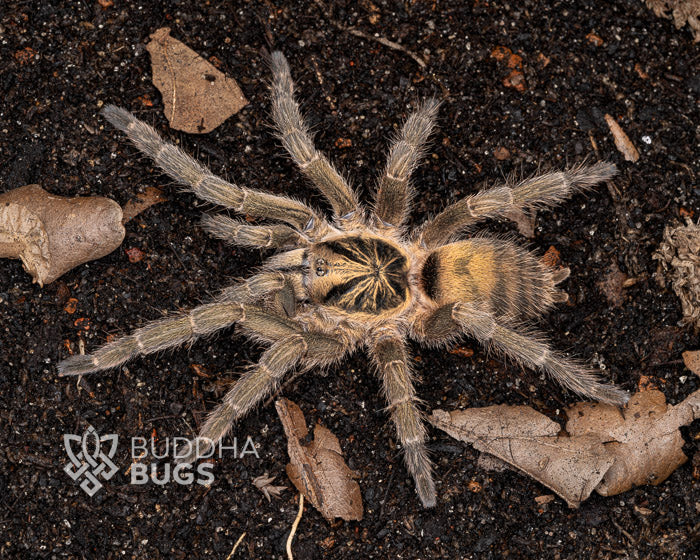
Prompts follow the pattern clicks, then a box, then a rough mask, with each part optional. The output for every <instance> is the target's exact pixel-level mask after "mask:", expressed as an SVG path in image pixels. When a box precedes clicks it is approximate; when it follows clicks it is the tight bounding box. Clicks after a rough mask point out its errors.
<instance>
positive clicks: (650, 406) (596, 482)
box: [429, 390, 700, 507]
mask: <svg viewBox="0 0 700 560" xmlns="http://www.w3.org/2000/svg"><path fill="white" fill-rule="evenodd" d="M567 415H568V417H569V421H568V422H567V424H566V434H564V433H560V426H559V424H557V423H556V422H553V421H552V420H550V419H549V418H547V417H546V416H544V415H542V414H540V413H539V412H536V411H535V410H533V409H531V408H529V407H523V406H506V405H500V406H492V407H486V408H484V409H467V410H460V411H455V412H450V413H448V412H445V411H442V410H435V411H433V414H432V416H431V417H430V418H429V420H430V422H431V423H432V424H433V425H435V426H436V427H438V428H440V429H441V430H444V431H445V432H447V433H448V434H450V435H451V436H452V437H454V438H456V439H459V440H461V441H466V442H468V443H472V444H473V445H474V447H475V448H476V449H478V450H480V451H484V452H487V453H489V454H491V455H495V456H496V457H498V458H499V459H501V460H502V461H504V462H506V463H508V464H509V465H511V466H513V467H515V468H517V469H519V470H521V471H523V472H525V473H526V474H529V475H530V476H532V477H533V478H535V479H536V480H538V481H540V482H541V483H542V484H544V485H545V486H547V487H549V488H551V489H552V490H553V491H554V492H556V493H557V494H558V495H559V496H561V497H562V498H564V499H565V500H566V501H567V503H568V504H569V505H570V506H571V507H577V506H578V505H579V504H580V503H581V502H582V501H584V500H585V499H586V498H588V496H589V495H590V493H591V492H592V491H593V490H595V491H596V492H598V493H599V494H601V495H604V496H611V495H614V494H619V493H621V492H624V491H626V490H629V489H630V488H632V487H634V486H638V485H642V484H654V485H656V484H660V483H661V482H663V481H664V480H665V479H666V478H667V477H668V476H669V475H670V474H671V473H672V472H673V471H674V470H675V469H676V468H677V467H678V466H680V465H682V464H683V463H684V462H685V461H687V457H686V456H685V455H684V454H683V451H682V448H683V443H684V442H683V438H682V437H681V434H680V432H679V430H678V428H679V427H680V426H685V425H687V424H690V422H692V421H693V420H694V419H697V418H700V391H696V392H695V393H693V394H691V395H690V396H689V397H688V398H687V399H685V400H684V401H683V402H681V403H680V404H678V405H676V406H668V405H667V404H666V400H665V397H664V395H663V393H661V392H660V391H656V390H646V391H642V392H640V393H636V394H635V395H633V396H632V398H631V399H630V401H629V403H628V404H627V406H626V407H625V408H624V409H619V408H617V407H615V406H612V405H607V404H600V403H578V404H576V405H574V406H572V407H571V408H570V409H569V410H568V411H567ZM567 434H568V435H567Z"/></svg>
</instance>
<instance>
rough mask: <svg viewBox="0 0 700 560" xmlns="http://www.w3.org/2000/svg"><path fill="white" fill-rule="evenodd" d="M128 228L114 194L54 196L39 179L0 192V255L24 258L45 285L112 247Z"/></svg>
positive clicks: (114, 246)
mask: <svg viewBox="0 0 700 560" xmlns="http://www.w3.org/2000/svg"><path fill="white" fill-rule="evenodd" d="M124 234H125V232H124V227H123V226H122V210H121V208H120V207H119V204H117V203H116V202H114V201H113V200H110V199H108V198H103V197H98V196H94V197H79V198H65V197H62V196H53V195H50V194H49V193H47V192H46V191H45V190H44V189H42V188H41V187H40V186H39V185H26V186H24V187H20V188H18V189H14V190H12V191H9V192H6V193H3V194H1V195H0V257H4V258H12V259H21V260H22V266H23V267H24V269H25V270H26V271H27V272H28V273H29V274H31V276H32V278H33V280H34V282H38V284H39V285H40V286H43V285H44V284H48V283H50V282H53V281H54V280H55V279H56V278H58V277H59V276H61V275H62V274H64V273H66V272H68V271H69V270H70V269H72V268H75V267H76V266H78V265H81V264H83V263H86V262H88V261H91V260H94V259H99V258H100V257H103V256H105V255H107V254H109V253H111V252H112V251H114V250H115V249H116V248H117V247H119V245H120V244H121V242H122V240H123V239H124Z"/></svg>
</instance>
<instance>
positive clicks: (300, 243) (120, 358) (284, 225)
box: [58, 52, 627, 507]
mask: <svg viewBox="0 0 700 560" xmlns="http://www.w3.org/2000/svg"><path fill="white" fill-rule="evenodd" d="M271 68H272V86H271V89H272V117H273V120H274V123H275V125H276V128H277V131H278V134H279V138H280V139H281V142H282V144H283V145H284V147H285V148H286V150H287V151H288V152H289V154H290V155H291V157H292V159H293V160H294V162H295V163H296V164H297V165H298V166H299V168H300V169H301V172H302V173H303V174H304V175H306V176H307V177H308V178H309V179H310V180H311V182H312V183H313V184H314V185H315V186H316V187H317V188H318V189H319V190H320V191H321V193H322V194H323V195H325V197H326V198H327V199H328V202H329V203H330V205H331V206H332V209H333V217H332V219H331V220H328V219H326V218H325V217H324V216H322V215H321V214H320V213H319V212H318V211H316V210H314V209H312V208H311V207H309V206H307V205H306V204H303V203H301V202H298V201H296V200H294V199H292V198H288V197H286V196H276V195H272V194H268V193H265V192H261V191H257V190H251V189H247V188H245V187H239V186H237V185H235V184H232V183H228V182H226V181H224V180H223V179H220V178H219V177H216V176H215V175H213V174H212V173H211V172H210V171H209V170H208V169H206V168H205V167H203V166H202V165H200V164H199V163H198V162H197V161H195V160H194V159H193V158H191V157H190V156H188V155H187V154H185V153H184V152H182V151H181V150H180V149H178V148H177V147H175V146H174V145H172V144H169V143H167V142H165V141H163V140H162V139H161V137H160V136H159V135H158V133H157V132H156V131H155V130H154V129H153V128H151V127H150V126H148V125H147V124H145V123H143V122H141V121H140V120H138V119H137V118H136V117H134V116H133V115H132V114H131V113H129V112H128V111H125V110H124V109H120V108H118V107H115V106H113V105H110V106H107V107H105V108H104V110H103V111H102V113H103V115H104V116H105V118H106V119H107V120H108V121H109V122H110V123H112V125H114V126H115V127H116V128H118V129H119V130H121V131H123V132H124V133H125V134H126V135H127V136H128V137H129V138H130V139H131V141H132V142H133V143H134V144H135V145H136V147H137V148H138V149H139V150H140V151H141V152H143V153H145V154H147V155H148V156H149V157H151V158H152V159H153V161H154V162H155V163H156V164H157V165H158V166H159V167H160V168H161V169H162V170H163V171H164V172H165V173H166V174H168V175H169V176H170V177H172V178H173V179H175V180H176V181H178V182H179V183H181V184H183V185H185V186H186V187H187V188H188V189H190V190H191V191H192V192H193V193H194V194H195V195H197V196H198V197H199V198H202V199H204V200H206V201H208V202H211V203H214V204H217V205H220V206H223V207H225V208H229V209H231V210H232V211H234V212H236V213H238V214H247V215H250V216H253V217H255V218H259V219H261V220H267V221H269V222H271V223H269V224H265V225H250V224H248V223H246V222H244V221H238V220H234V219H231V218H229V217H227V216H224V215H221V214H218V215H205V216H204V218H203V226H204V228H205V229H207V230H208V231H209V232H210V233H211V234H213V235H214V236H216V237H218V238H220V239H223V240H225V241H226V242H228V243H231V244H233V245H237V246H243V247H250V248H263V249H275V250H276V251H277V252H276V253H275V254H274V255H273V256H271V257H270V258H268V259H267V260H266V261H265V263H264V264H263V266H262V269H261V271H260V272H259V273H258V274H255V275H253V276H251V277H250V278H248V279H247V280H245V281H242V282H239V283H236V284H234V285H232V286H230V287H228V288H226V289H224V290H223V291H222V292H221V293H220V294H219V295H218V296H217V297H216V298H215V299H214V300H213V301H212V302H211V303H207V304H205V305H201V306H198V307H195V308H194V309H192V310H191V311H189V312H186V313H182V314H178V315H175V316H172V317H169V318H166V319H163V320H160V321H155V322H152V323H149V324H147V325H146V326H144V327H141V328H139V329H137V330H135V331H134V332H133V333H132V334H130V335H128V336H125V337H123V338H119V339H117V340H114V341H113V342H110V343H108V344H105V345H104V346H102V347H100V348H98V349H97V350H95V351H94V352H93V353H92V354H89V355H75V356H71V357H69V358H68V359H66V360H64V361H62V362H61V363H60V364H59V365H58V368H59V370H60V373H61V375H78V374H84V373H90V372H94V371H99V370H104V369H108V368H112V367H115V366H118V365H120V364H122V363H123V362H125V361H126V360H128V359H130V358H133V357H134V356H137V355H145V354H151V353H153V352H158V351H159V350H163V349H165V348H169V347H173V346H177V345H180V344H183V343H185V342H191V341H193V340H195V339H196V338H198V337H201V336H205V335H208V334H211V333H213V332H215V331H218V330H219V329H223V328H226V327H229V326H231V325H233V324H238V326H239V327H240V328H241V329H242V330H243V331H244V333H245V334H247V335H248V336H249V337H250V338H251V339H253V340H255V341H258V342H261V343H263V344H264V345H267V346H268V347H267V349H266V350H265V351H264V352H263V354H262V356H261V358H260V361H259V362H258V363H257V364H256V365H255V366H253V367H251V369H249V370H248V371H246V372H245V373H243V374H242V375H241V376H240V378H239V379H238V380H237V381H236V382H235V383H234V384H233V385H232V387H231V388H230V390H229V391H228V393H227V394H226V396H225V397H224V400H223V402H222V403H221V404H220V405H219V406H218V407H217V408H216V409H215V410H214V411H213V412H212V413H211V414H210V415H209V416H208V418H207V420H206V422H205V424H204V426H203V428H202V429H201V433H200V437H201V438H202V440H203V441H206V442H212V443H214V442H217V441H219V440H220V439H221V438H222V437H224V435H225V434H226V433H227V432H228V431H229V429H230V428H231V426H232V424H233V422H234V421H236V420H238V419H240V418H241V417H243V416H244V415H245V414H246V413H247V412H248V411H249V410H250V409H251V408H252V407H253V406H254V405H255V404H257V403H258V402H259V401H260V400H261V399H262V398H263V397H265V396H266V395H268V394H269V393H270V392H272V391H274V390H275V388H276V387H277V386H278V384H279V383H280V380H281V379H282V378H283V376H284V375H285V374H286V373H287V372H288V371H289V370H291V369H293V368H297V367H299V368H302V369H303V370H309V369H311V368H314V367H323V366H328V365H330V364H333V363H334V362H338V361H339V360H340V359H341V358H342V357H343V356H345V355H346V354H348V353H349V352H352V351H354V350H355V349H356V348H358V347H359V346H364V347H365V348H366V349H367V351H368V353H369V355H370V356H371V358H372V361H373V362H374V366H375V367H376V369H377V372H378V374H379V376H380V378H381V380H382V382H383V387H384V393H385V395H386V399H387V401H388V403H389V410H390V413H391V419H392V420H393V422H394V424H395V427H396V432H397V436H398V439H399V441H400V442H401V445H402V447H403V453H404V458H405V462H406V466H407V468H408V471H409V472H410V474H411V475H412V476H413V479H414V480H415V484H416V489H417V492H418V495H419V497H420V500H421V501H422V503H423V505H424V506H426V507H431V506H434V505H435V484H434V482H433V477H432V464H431V461H430V459H429V458H428V453H427V450H426V438H427V434H426V430H425V428H424V425H423V420H422V416H423V414H422V412H421V409H420V407H419V400H418V398H417V397H416V391H415V389H414V386H413V378H412V377H413V376H412V373H411V360H410V358H409V351H408V347H407V342H406V340H407V339H408V338H411V339H413V340H416V341H418V342H420V343H424V344H428V345H430V346H440V345H445V344H447V343H450V342H452V341H453V340H455V339H457V338H458V337H459V336H461V335H463V334H467V335H471V336H472V337H474V338H476V339H477V340H479V341H480V342H481V343H483V344H485V345H487V346H488V347H490V348H492V349H494V350H496V351H497V352H499V353H500V354H501V355H503V356H506V357H509V358H511V359H514V360H515V361H516V362H519V363H521V364H523V365H526V366H528V367H531V368H539V369H541V370H543V371H545V372H547V373H548V374H549V375H551V376H552V377H554V378H555V379H556V380H557V381H558V382H559V383H561V384H562V385H563V386H565V387H567V388H569V389H571V390H573V391H575V392H577V393H579V394H581V395H585V396H588V397H591V398H593V399H597V400H599V401H602V402H608V403H614V404H623V403H625V402H626V400H627V394H626V393H625V392H624V391H622V390H621V389H619V388H617V387H616V386H614V385H608V384H604V383H601V382H600V381H599V380H598V377H597V374H596V373H595V372H593V371H592V370H590V369H589V368H587V367H586V366H584V365H582V364H580V363H577V362H575V361H572V360H570V359H568V358H566V357H565V356H564V355H563V354H561V353H559V352H556V351H555V350H553V349H551V348H550V346H549V345H548V343H547V342H546V341H545V340H544V339H543V337H542V336H541V335H540V334H538V333H536V332H534V331H533V330H531V329H530V328H529V327H523V324H526V322H527V320H528V319H533V318H534V317H537V316H539V315H541V314H542V313H543V312H544V311H546V310H547V309H549V308H550V307H552V306H553V304H555V303H557V302H561V301H565V300H566V294H565V293H564V292H563V291H561V290H559V289H557V288H556V285H557V284H559V283H560V282H561V281H562V280H564V279H565V278H567V276H568V275H569V271H568V269H560V270H556V271H555V270H551V269H550V268H548V267H547V266H545V265H543V264H541V263H540V262H539V261H538V259H537V258H536V257H534V256H533V255H532V254H531V253H529V252H527V251H525V250H524V249H522V248H520V247H519V246H517V245H516V244H514V243H512V242H510V241H506V240H502V239H496V238H492V237H488V236H485V235H479V236H476V237H464V236H462V235H460V234H462V233H463V232H464V231H465V230H467V229H469V228H471V227H472V226H474V225H475V224H477V223H478V222H480V221H481V220H483V219H485V218H493V217H496V216H503V215H504V214H505V213H507V212H508V211H512V210H514V209H531V208H533V207H537V206H545V205H552V204H556V203H558V202H560V201H561V200H563V199H565V198H567V197H569V196H571V195H572V194H573V193H575V192H578V191H580V190H582V189H585V188H586V187H591V186H592V185H595V184H596V183H599V182H601V181H606V180H608V179H610V178H611V177H612V176H613V175H615V173H616V169H615V166H614V165H612V164H609V163H596V164H593V165H579V166H577V167H573V168H570V169H567V170H565V171H560V172H556V173H547V174H544V175H539V176H536V177H533V178H531V179H527V180H524V181H522V182H520V183H518V184H512V185H511V184H504V185H500V186H496V187H494V188H491V189H488V190H485V191H481V192H478V193H476V194H474V195H472V196H467V197H465V198H462V199H461V200H459V201H457V202H455V203H454V204H452V205H450V206H448V207H447V208H446V209H445V210H443V211H442V212H441V213H439V214H438V215H437V216H435V217H434V218H432V219H430V220H428V221H427V222H426V223H425V224H423V226H422V227H421V228H419V229H418V230H417V231H406V229H405V226H404V224H405V222H406V218H407V215H408V213H409V211H410V208H411V196H412V189H411V186H410V182H409V181H410V176H411V172H412V171H413V170H414V168H415V167H416V165H417V164H418V162H419V160H420V159H421V156H422V154H423V151H424V148H425V145H426V142H427V140H428V137H429V136H430V134H431V131H432V129H433V127H434V124H435V119H436V116H437V112H438V102H437V101H436V100H434V99H430V100H428V101H426V102H424V103H423V104H422V105H421V106H420V107H419V108H418V110H416V111H415V112H414V113H412V114H411V115H410V116H409V117H408V119H407V120H406V122H405V123H404V124H403V127H402V129H401V131H400V133H399V134H398V136H397V137H396V138H395V139H394V141H393V143H392V146H391V149H390V150H389V156H388V161H387V164H386V167H385V169H384V170H383V172H382V174H381V177H380V178H379V183H378V187H377V191H376V195H375V200H374V205H373V207H372V208H371V209H370V210H367V209H365V208H364V207H363V206H361V205H360V204H359V202H358V200H357V195H356V194H355V192H354V191H353V189H352V188H351V187H350V186H349V184H348V182H347V181H346V180H345V179H344V178H343V176H342V175H341V174H340V173H338V171H337V170H336V169H335V167H333V165H332V164H331V163H330V162H329V161H328V160H327V159H326V157H325V156H324V155H323V154H321V153H320V152H318V151H317V150H316V148H315V147H314V145H313V142H312V136H311V134H310V132H309V127H308V125H307V124H306V122H305V121H304V119H303V117H302V115H301V113H300V110H299V105H298V103H297V102H296V101H295V99H294V84H293V82H292V78H291V74H290V71H289V65H288V64H287V61H286V59H285V58H284V56H283V55H282V53H280V52H274V53H273V54H272V56H271ZM191 459H192V460H194V459H196V457H191Z"/></svg>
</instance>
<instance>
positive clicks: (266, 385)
mask: <svg viewBox="0 0 700 560" xmlns="http://www.w3.org/2000/svg"><path fill="white" fill-rule="evenodd" d="M275 338H276V341H275V342H274V343H273V344H272V346H270V348H268V349H267V350H266V351H265V352H264V353H263V355H262V357H261V358H260V361H259V362H258V363H257V364H256V365H254V366H252V367H251V368H250V369H249V370H248V371H246V372H245V373H244V374H243V375H242V376H241V377H240V378H239V379H238V380H237V381H236V382H235V383H234V384H233V386H232V387H231V389H230V390H229V391H228V393H227V394H226V396H225V397H224V400H223V402H222V403H221V404H220V405H219V406H218V407H217V408H216V409H214V411H213V412H212V413H211V414H210V415H209V417H208V418H207V421H206V422H205V424H204V426H203V427H202V429H201V430H200V433H199V440H200V442H201V443H202V445H198V446H195V448H194V450H193V452H192V453H191V454H190V455H189V456H188V457H185V458H183V459H182V462H185V463H192V462H194V460H195V459H196V458H197V454H199V455H203V454H206V452H207V451H208V450H209V449H210V448H211V445H214V444H216V442H218V441H219V440H221V438H223V437H224V436H225V435H226V434H227V433H228V431H229V430H230V429H231V427H232V425H233V423H234V422H235V421H236V420H238V419H240V418H242V417H243V416H245V415H246V414H247V413H248V412H249V411H250V409H251V408H253V407H254V406H255V405H256V404H258V403H259V402H260V401H261V400H262V399H263V398H265V397H266V396H267V395H269V394H270V393H271V392H273V391H274V390H275V389H276V387H277V386H278V385H279V382H280V381H281V379H282V378H283V377H284V375H285V374H286V373H287V372H288V371H289V370H290V369H292V368H293V367H295V366H296V365H297V364H302V365H303V366H304V368H305V369H306V368H310V367H313V366H319V365H327V364H331V363H333V362H335V361H338V360H339V359H341V358H342V357H343V356H344V355H345V353H346V351H347V348H346V347H345V346H344V345H343V344H342V343H341V342H339V341H337V340H336V339H335V338H331V337H329V336H326V335H323V334H318V333H307V332H302V331H301V330H300V327H297V332H296V333H294V334H291V335H289V334H284V335H281V334H280V335H279V336H276V337H275Z"/></svg>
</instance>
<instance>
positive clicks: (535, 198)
mask: <svg viewBox="0 0 700 560" xmlns="http://www.w3.org/2000/svg"><path fill="white" fill-rule="evenodd" d="M616 173H617V169H616V167H615V166H614V165H613V164H612V163H606V162H599V163H595V164H593V165H578V166H576V167H572V168H570V169H566V170H564V171H558V172H554V173H545V174H544V175H537V176H535V177H531V178H530V179H525V180H524V181H521V182H520V183H518V184H517V185H515V186H509V185H503V186H499V187H494V188H491V189H488V190H485V191H481V192H478V193H476V194H474V195H471V196H467V197H465V198H462V199H461V200H458V201H457V202H455V203H454V204H451V205H450V206H448V207H447V208H445V209H444V210H443V211H442V212H440V213H439V214H438V215H437V216H435V217H434V218H433V219H432V220H430V221H429V222H427V223H426V225H425V227H424V228H423V230H422V232H421V234H420V236H421V240H422V241H423V243H425V245H426V246H427V247H437V246H439V245H442V244H444V243H446V242H447V241H449V239H450V238H452V237H453V236H454V235H455V234H457V233H459V231H460V230H462V229H464V228H467V227H469V226H472V225H474V224H475V223H477V222H479V221H480V220H484V219H486V218H493V217H496V216H503V215H504V214H505V213H507V212H508V211H510V210H513V209H528V208H533V207H537V206H551V205H554V204H557V203H559V202H561V201H562V200H564V199H565V198H568V197H569V196H571V195H573V194H574V193H576V192H578V191H581V190H584V189H586V188H589V187H592V186H593V185H595V184H597V183H601V182H603V181H607V180H609V179H611V178H612V177H613V176H615V174H616Z"/></svg>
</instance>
